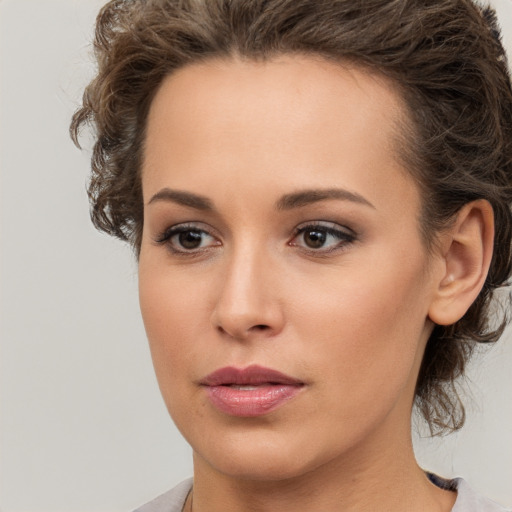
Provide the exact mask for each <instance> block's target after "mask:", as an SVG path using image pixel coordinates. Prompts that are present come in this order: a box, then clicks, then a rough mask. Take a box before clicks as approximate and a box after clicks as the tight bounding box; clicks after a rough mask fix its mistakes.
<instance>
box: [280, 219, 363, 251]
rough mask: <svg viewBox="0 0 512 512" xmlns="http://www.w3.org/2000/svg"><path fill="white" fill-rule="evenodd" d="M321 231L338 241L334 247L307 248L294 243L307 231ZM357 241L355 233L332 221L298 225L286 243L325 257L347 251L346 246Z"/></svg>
mask: <svg viewBox="0 0 512 512" xmlns="http://www.w3.org/2000/svg"><path fill="white" fill-rule="evenodd" d="M309 230H310V231H314V230H318V231H323V232H325V233H327V234H329V235H331V236H334V237H336V238H337V239H338V242H337V243H336V244H334V246H326V247H319V248H312V247H307V246H305V245H302V244H299V243H296V242H295V240H296V239H297V238H298V237H299V236H300V235H301V234H302V233H305V232H307V231H309ZM356 240H357V234H356V232H355V231H354V230H353V229H351V228H349V227H347V226H343V225H341V224H338V223H336V222H332V221H311V222H304V223H302V224H299V225H298V226H297V227H296V228H295V230H294V234H293V238H292V239H291V240H290V242H288V244H289V245H291V246H295V247H299V248H300V249H301V250H303V251H306V252H308V253H310V254H314V255H317V256H325V255H327V254H329V253H331V252H338V251H342V250H345V249H347V246H348V245H350V244H352V243H354V242H355V241H356Z"/></svg>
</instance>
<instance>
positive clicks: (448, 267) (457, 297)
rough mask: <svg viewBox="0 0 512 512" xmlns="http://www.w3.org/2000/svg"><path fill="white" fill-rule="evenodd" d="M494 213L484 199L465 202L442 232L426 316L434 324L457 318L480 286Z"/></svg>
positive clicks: (488, 260) (490, 244) (487, 262)
mask: <svg viewBox="0 0 512 512" xmlns="http://www.w3.org/2000/svg"><path fill="white" fill-rule="evenodd" d="M493 243H494V215H493V210H492V207H491V205H490V204H489V202H488V201H486V200H483V199H479V200H477V201H473V202H471V203H468V204H467V205H465V206H464V207H463V208H462V209H461V210H460V211H459V213H458V214H457V219H456V221H455V223H454V224H453V226H451V227H450V228H449V229H448V230H447V232H446V233H444V234H443V239H442V242H441V245H442V248H441V250H442V256H441V257H442V260H443V261H442V262H443V272H442V276H441V278H440V279H439V280H438V282H437V283H436V289H435V291H434V297H433V299H432V302H431V304H430V308H429V313H428V315H429V318H430V320H432V321H433V322H434V323H435V324H437V325H451V324H454V323H455V322H457V321H458V320H460V319H461V318H462V317H463V316H464V314H465V313H466V311H467V310H468V309H469V307H470V306H471V304H472V303H473V302H474V301H475V299H476V298H477V296H478V294H479V293H480V290H481V289H482V287H483V285H484V282H485V279H486V277H487V273H488V271H489V266H490V264H491V259H492V252H493Z"/></svg>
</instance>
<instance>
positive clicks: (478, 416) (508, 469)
mask: <svg viewBox="0 0 512 512" xmlns="http://www.w3.org/2000/svg"><path fill="white" fill-rule="evenodd" d="M102 3H103V1H102V0H0V116H1V117H0V144H1V146H0V165H1V168H0V172H1V174H0V179H1V181H0V205H1V209H0V221H1V224H0V236H1V253H0V258H1V259H0V283H1V287H0V290H1V324H0V329H1V331H0V333H1V347H0V407H1V409H0V510H1V511H2V512H74V511H76V512H121V511H127V512H129V511H130V510H132V509H133V508H134V507H135V506H137V505H140V504H141V503H144V502H146V501H148V500H149V499H151V498H153V497H154V496H156V495H157V494H159V493H161V492H164V491H165V490H167V489H168V488H170V487H172V486H173V485H174V484H176V483H177V482H179V481H180V480H182V479H183V478H185V477H188V476H190V475H191V472H192V465H191V453H190V448H189V447H188V446H187V445H186V443H185V442H184V441H183V440H182V438H181V436H180V434H179V433H178V432H177V430H176V429H175V427H174V426H173V424H172V422H171V421H170V419H169V418H168V416H167V412H166V410H165V407H164V405H163V402H162V400H161V398H160V395H159V392H158V388H157V385H156V380H155V378H154V376H153V370H152V366H151V361H150V356H149V350H148V348H147V344H146V340H145V335H144V330H143V326H142V322H141V319H140V316H139V311H138V303H137V280H136V272H137V269H136V265H135V262H134V259H133V257H132V254H131V251H130V250H129V249H128V248H127V247H126V246H124V245H123V244H121V243H120V242H118V241H115V240H111V239H109V238H108V237H106V236H105V235H101V234H98V233H97V232H96V231H94V229H93V228H92V226H91V224H90V221H89V214H88V204H87V199H86V194H85V183H86V179H87V172H88V166H89V162H88V157H89V155H88V154H87V153H81V152H79V151H78V150H77V149H76V148H74V146H73V145H72V143H71V142H70V140H69V137H68V124H69V120H70V116H71V114H72V112H73V111H74V109H75V108H76V107H77V105H78V101H79V97H80V95H81V89H82V88H83V86H84V85H85V83H86V82H87V79H88V78H89V77H90V76H91V73H92V69H93V68H92V65H91V55H90V53H91V51H90V46H89V42H90V40H91V35H92V25H93V20H94V17H95V14H96V12H97V10H98V8H99V6H100V5H101V4H102ZM494 5H495V6H496V8H497V9H498V12H499V17H500V20H501V25H502V27H503V29H504V32H505V42H506V45H507V46H508V48H512V3H511V0H495V2H494ZM511 53H512V52H511ZM511 342H512V335H511V331H508V333H507V335H506V336H505V338H504V339H503V340H502V343H500V344H499V345H497V346H496V347H495V348H494V349H493V350H492V351H490V352H489V353H488V354H486V355H485V357H482V358H479V359H478V362H477V364H475V365H473V366H472V367H471V369H470V373H469V379H468V380H469V388H470V390H471V392H470V394H471V396H470V397H468V401H469V406H468V416H469V417H468V422H467V426H466V428H465V429H464V430H463V431H462V432H461V433H458V434H455V435H452V436H449V437H446V438H443V439H435V440H429V439H423V438H422V436H421V435H417V436H416V447H417V454H418V458H419V460H420V462H421V464H422V465H423V466H424V467H428V468H429V469H432V470H434V471H437V472H439V473H440V474H442V475H444V476H458V475H463V476H464V477H465V478H466V479H467V480H469V481H470V482H471V484H472V485H473V486H474V487H475V488H477V489H478V490H479V491H481V492H483V493H484V494H487V495H488V496H490V497H493V498H494V499H496V500H499V501H501V502H503V503H505V504H508V505H510V504H512V399H511V396H512V393H511V390H512V376H511V375H510V373H511V368H512V343H511Z"/></svg>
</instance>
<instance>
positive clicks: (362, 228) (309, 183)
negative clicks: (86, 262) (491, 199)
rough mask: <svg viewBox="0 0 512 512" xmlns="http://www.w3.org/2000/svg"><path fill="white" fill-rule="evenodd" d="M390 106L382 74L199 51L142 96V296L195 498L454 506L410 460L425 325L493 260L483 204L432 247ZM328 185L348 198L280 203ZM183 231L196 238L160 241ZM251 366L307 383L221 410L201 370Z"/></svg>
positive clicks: (233, 503) (292, 504) (312, 506)
mask: <svg viewBox="0 0 512 512" xmlns="http://www.w3.org/2000/svg"><path fill="white" fill-rule="evenodd" d="M401 113H403V107H402V104H401V101H400V98H399V97H398V96H397V94H396V92H395V91H394V89H393V87H392V86H391V85H390V84H389V83H387V82H386V81H384V80H383V79H381V78H378V77H376V76H373V75H371V74H368V73H365V72H363V71H361V70H358V69H356V68H348V67H343V66H340V65H336V64H333V63H327V62H325V61H323V60H320V59H314V58H312V57H305V56H294V57H291V56H283V57H279V58H276V59H273V60H271V61H268V62H266V63H254V62H247V61H240V60H236V59H233V60H226V61H213V60H212V61H209V62H206V63H201V64H195V65H191V66H189V67H186V68H184V69H181V70H178V71H177V72H175V73H174V74H173V75H172V76H170V77H167V78H166V79H165V81H164V82H163V84H162V87H161V88H160V89H159V91H158V93H157V95H156V97H155V99H154V100H153V104H152V106H151V110H150V113H149V117H148V126H147V141H146V149H145V160H144V163H143V169H142V185H143V193H144V203H145V220H144V229H143V240H142V246H141V252H140V260H139V286H140V304H141V310H142V314H143V318H144V323H145V327H146V331H147V335H148V339H149V342H150V347H151V352H152V357H153V361H154V366H155V370H156V374H157V378H158V382H159V385H160V388H161V392H162V395H163V397H164V400H165V403H166V405H167V407H168V410H169V412H170V414H171V416H172V418H173V419H174V421H175V422H176V424H177V426H178V428H179V429H180V430H181V432H182V433H183V435H184V436H185V438H186V439H187V440H188V442H189V443H190V444H191V446H192V448H193V450H194V493H193V509H194V512H207V511H208V512H214V511H224V512H226V511H242V510H243V511H249V510H257V511H266V510H268V511H270V510H272V511H275V510H280V511H286V510H290V511H292V510H293V511H295V512H300V511H302V510H304V511H305V510H308V511H315V510H318V511H322V512H329V511H338V510H344V511H351V510H358V511H366V510H368V511H375V510H381V511H386V510H389V511H391V510H392V511H394V512H399V511H401V510H403V511H406V510H409V511H410V510H416V511H422V510H425V511H448V510H450V509H451V507H452V505H453V502H454V500H455V494H454V493H451V492H447V491H441V490H440V489H438V488H437V487H435V486H433V485H432V484H430V482H429V481H428V480H427V479H426V477H425V475H424V473H423V471H422V470H421V469H420V468H418V466H417V464H416V462H415V460H414V455H413V451H412V445H411V439H410V415H411V408H412V402H413V396H414V387H415V382H416V379H417V375H418V371H419V366H420V362H421V358H422V355H423V352H424V348H425V344H426V341H427V339H428V336H429V334H430V332H431V330H432V328H433V322H432V319H434V320H435V317H436V314H444V315H445V316H446V315H447V313H446V310H447V306H446V304H447V301H451V303H453V304H455V305H457V306H458V307H459V309H461V310H463V309H464V307H466V309H467V306H469V304H470V303H471V302H470V301H471V300H473V298H474V297H473V296H475V294H476V293H478V291H479V286H480V287H481V279H482V275H483V276H484V277H485V275H484V274H485V269H483V270H481V271H479V273H478V272H477V271H476V270H475V269H476V267H477V265H476V264H475V261H477V260H478V264H479V265H480V266H482V261H483V260H485V259H486V258H487V259H486V261H488V260H489V258H490V257H488V256H485V255H486V254H487V253H486V252H485V251H484V250H483V249H482V250H480V253H479V254H480V256H474V255H472V254H473V253H471V254H470V253H469V251H467V250H466V247H467V246H468V244H466V243H465V242H463V241H462V242H459V241H457V240H458V239H457V237H458V233H459V231H460V230H462V228H464V229H466V231H465V232H466V233H467V232H472V233H473V232H474V236H473V238H471V235H470V236H469V238H470V239H471V240H477V239H479V240H480V241H481V239H482V231H483V228H482V226H486V225H487V224H488V223H489V222H491V223H492V221H489V219H490V217H492V211H491V213H490V214H489V208H487V207H486V206H485V204H480V205H477V206H476V207H471V208H468V209H467V211H466V212H465V213H464V214H461V217H460V220H459V222H457V223H455V225H454V227H453V230H452V232H451V233H449V234H448V235H447V236H446V237H445V238H443V239H442V240H441V242H442V243H441V244H440V250H439V251H438V253H436V254H435V255H430V254H429V253H427V251H426V250H425V247H424V243H423V240H422V238H421V234H420V229H419V222H418V218H419V212H420V201H421V198H420V194H419V190H418V187H417V186H416V184H415V182H414V180H413V179H412V178H411V177H410V175H409V174H408V173H407V171H406V170H405V169H403V168H402V166H401V165H400V163H399V159H398V158H397V157H396V155H395V152H394V134H395V131H394V130H395V125H396V121H398V119H399V114H401ZM326 189H336V190H343V191H345V192H344V193H343V194H342V195H341V196H340V194H339V193H338V196H339V197H328V198H323V199H321V200H317V201H312V202H311V201H310V202H307V204H303V203H300V204H293V205H291V204H289V203H290V201H288V204H285V201H283V197H285V196H287V195H288V196H289V195H290V194H294V193H297V192H299V191H304V190H326ZM169 191H172V192H173V193H169ZM175 191H180V192H185V193H187V194H194V195H195V196H200V197H201V198H202V200H203V203H208V204H199V203H198V202H197V201H195V202H193V201H190V197H189V196H187V198H186V199H187V201H184V196H183V195H181V196H180V195H177V194H174V192H175ZM346 191H348V192H349V193H350V194H347V193H346ZM332 195H333V194H332V193H331V196H332ZM185 203H187V204H185ZM295 203H297V201H295ZM204 206H209V208H207V209H205V208H203V207H204ZM489 215H490V217H489ZM312 223H313V224H319V226H318V225H316V227H315V228H309V231H308V230H306V231H305V232H301V233H297V228H299V229H301V228H304V227H305V226H309V225H311V224H312ZM486 223H487V224H486ZM183 225H185V228H184V229H185V230H187V229H188V230H189V233H190V231H191V230H192V232H193V233H192V235H194V233H195V235H194V236H195V237H196V239H197V238H199V243H200V245H199V247H197V248H194V249H187V248H184V247H183V245H180V237H179V235H176V234H175V235H173V236H171V237H170V238H169V237H168V239H167V240H165V241H164V240H163V238H165V236H164V234H165V233H167V234H168V235H169V229H170V228H172V227H173V226H183ZM326 227H327V228H329V229H331V228H334V229H335V230H338V231H340V232H341V233H342V235H341V237H340V236H337V235H333V234H329V233H326V231H325V229H326ZM315 230H316V231H320V232H321V234H323V235H325V236H326V239H325V245H323V246H320V247H318V246H315V247H310V246H308V243H309V244H310V243H311V240H312V238H311V231H315ZM488 231H489V230H488ZM488 231H487V235H486V236H487V239H489V236H490V235H489V234H488ZM171 233H172V232H171ZM308 233H309V234H308ZM348 235H350V236H348ZM478 237H480V238H478ZM313 238H314V237H313ZM484 238H485V237H484ZM461 240H462V238H461ZM490 240H491V244H492V236H491V238H490ZM474 245H475V246H476V247H477V249H478V248H480V249H481V248H482V246H483V245H482V243H481V242H480V243H478V240H477V241H476V242H475V244H474ZM454 247H455V248H456V249H457V251H454V250H453V248H454ZM474 252H475V251H474ZM476 252H478V250H477V251H476ZM475 254H476V253H475ZM482 255H483V256H482ZM478 258H479V259H478ZM484 263H485V261H484ZM470 266H472V267H471V268H472V270H471V271H468V270H467V269H468V268H469V267H470ZM484 266H485V265H484ZM476 274H478V276H479V277H478V276H476ZM470 275H471V278H472V279H473V280H472V281H471V283H472V284H471V286H472V288H471V286H469V284H467V283H466V285H465V284H464V282H463V280H464V279H466V281H467V280H468V279H469V277H468V276H470ZM478 279H480V281H479V280H478ZM461 283H462V284H461ZM457 286H458V288H457ZM469 288H471V290H469ZM461 290H464V291H465V293H466V295H465V296H464V297H465V300H466V302H467V303H468V304H467V305H466V306H464V305H462V306H461V300H460V299H459V296H460V295H461ZM468 290H469V291H468ZM464 304H465V303H464ZM441 311H444V313H441ZM448 311H451V310H450V309H449V308H448ZM458 314H459V312H454V313H453V315H451V316H450V315H448V318H443V321H454V320H453V316H454V315H458ZM252 364H258V365H261V366H265V367H270V368H273V369H276V370H278V371H280V372H283V373H285V374H287V375H290V376H292V377H294V378H296V379H299V380H300V381H302V382H303V383H304V386H303V388H302V389H301V391H300V393H299V394H298V395H297V396H296V397H294V398H293V399H291V400H290V401H288V402H287V403H286V404H285V405H283V406H282V407H280V408H278V409H277V410H275V411H272V412H270V413H268V414H266V415H263V416H259V417H255V418H240V417H233V416H230V415H227V414H224V413H222V412H220V411H219V410H218V409H216V408H215V407H214V406H213V405H212V403H211V402H210V401H209V399H208V397H207V394H206V393H205V389H204V387H202V386H200V385H199V382H200V380H201V379H202V378H204V377H205V376H206V375H208V374H210V373H211V372H213V371H214V370H217V369H218V368H222V367H225V366H236V367H241V368H244V367H246V366H249V365H252ZM189 501H190V500H189ZM187 506H188V507H190V502H189V503H188V504H187Z"/></svg>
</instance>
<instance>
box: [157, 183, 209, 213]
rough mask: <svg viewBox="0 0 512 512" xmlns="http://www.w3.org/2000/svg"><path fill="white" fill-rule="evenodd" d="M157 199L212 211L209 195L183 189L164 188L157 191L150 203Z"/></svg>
mask: <svg viewBox="0 0 512 512" xmlns="http://www.w3.org/2000/svg"><path fill="white" fill-rule="evenodd" d="M157 201H170V202H173V203H177V204H180V205H182V206H187V207H189V208H194V209H196V210H203V211H212V210H213V209H214V208H213V203H212V201H210V199H208V198H207V197H204V196H200V195H198V194H192V193H191V192H184V191H182V190H171V189H170V188H163V189H162V190H160V191H159V192H157V193H156V194H155V195H154V196H153V197H152V198H151V199H150V200H149V201H148V205H150V204H153V203H155V202H157Z"/></svg>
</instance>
